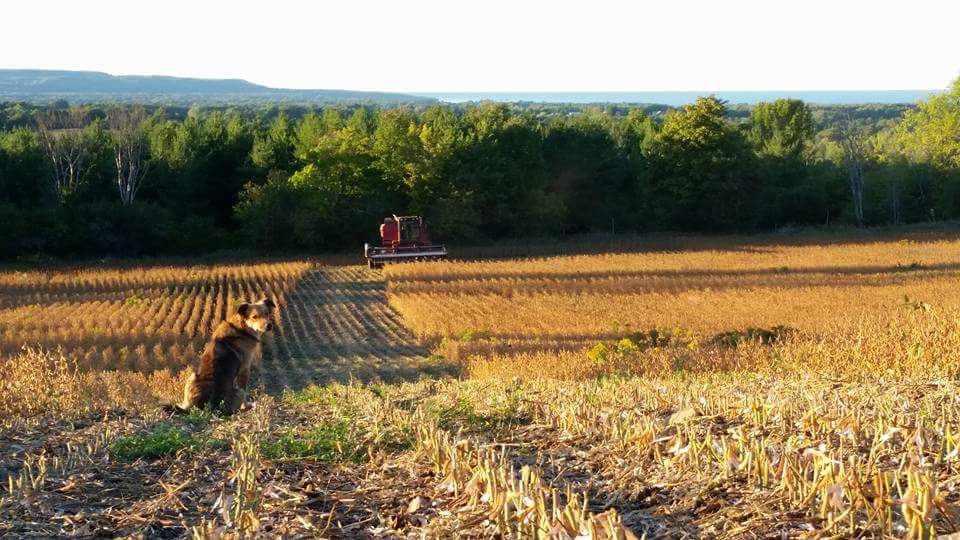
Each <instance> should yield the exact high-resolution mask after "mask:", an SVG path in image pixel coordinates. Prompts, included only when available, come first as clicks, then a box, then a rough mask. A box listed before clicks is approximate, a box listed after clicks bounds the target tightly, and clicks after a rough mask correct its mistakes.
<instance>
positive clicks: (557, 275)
mask: <svg viewBox="0 0 960 540" xmlns="http://www.w3.org/2000/svg"><path fill="white" fill-rule="evenodd" d="M531 251H534V252H537V250H536V249H531ZM544 251H545V250H544ZM587 251H589V250H587ZM596 251H602V252H599V253H585V254H581V255H550V256H546V255H543V256H538V257H533V258H522V259H502V260H480V261H475V262H449V263H436V264H432V263H431V264H420V265H399V266H392V267H388V268H387V269H386V270H384V271H383V272H382V273H379V272H374V271H369V270H367V269H365V268H362V267H357V266H328V265H325V264H323V263H322V262H320V261H316V260H295V261H258V262H248V263H223V264H207V265H187V264H183V265H175V264H172V263H171V264H169V265H164V266H146V267H132V266H130V267H119V266H110V267H84V268H63V269H50V270H44V271H35V270H33V271H26V270H25V271H16V270H8V271H2V272H0V320H2V321H3V326H2V329H0V355H2V358H0V418H2V420H0V452H2V455H3V462H2V465H0V477H2V478H0V480H3V481H4V485H5V487H4V488H3V489H2V491H0V535H7V536H11V537H19V536H24V535H28V534H33V535H40V536H57V535H68V534H69V535H78V536H97V535H114V534H120V535H134V536H137V535H139V536H148V537H185V536H187V537H189V536H192V537H196V538H218V537H241V536H267V537H275V536H283V537H297V536H302V537H317V536H321V537H328V536H329V537H350V538H352V537H392V538H397V537H399V538H408V537H409V538H420V537H428V538H450V537H470V538H486V537H518V538H520V537H522V538H526V537H535V536H538V537H550V538H574V537H578V536H579V537H594V538H631V537H634V536H635V537H638V538H639V537H642V536H646V537H648V538H756V537H763V538H782V537H807V538H826V537H890V538H903V537H909V538H935V537H937V536H938V535H951V534H953V533H957V532H958V529H960V507H958V504H960V416H958V412H960V411H958V408H960V401H958V398H957V396H958V390H960V385H958V383H957V377H958V375H960V263H958V262H957V261H960V240H957V239H956V238H955V235H953V234H950V233H948V232H943V231H940V232H938V231H928V232H916V231H914V232H902V231H901V232H895V233H888V234H886V235H883V236H879V235H874V236H867V235H859V236H852V235H851V236H849V237H836V236H834V237H830V238H820V237H812V236H811V237H806V236H784V237H782V238H777V237H768V238H710V239H705V238H677V239H672V240H666V241H657V242H653V243H646V242H638V243H637V244H635V245H630V246H623V249H617V250H613V251H611V250H609V248H605V249H603V250H596ZM541 253H542V251H541ZM265 295H266V296H271V297H273V298H276V299H277V301H278V303H279V304H280V313H281V315H280V318H279V320H278V329H277V331H276V332H275V336H274V338H273V339H272V340H271V341H270V342H269V343H268V344H267V345H266V347H265V354H264V360H263V366H262V368H261V369H260V370H259V371H258V372H256V373H255V375H254V381H253V384H254V385H255V386H256V387H257V388H258V394H257V400H256V404H255V406H254V407H253V409H252V410H250V411H247V412H245V413H243V414H240V415H238V416H236V417H233V418H220V417H217V416H216V415H211V414H209V413H206V412H197V413H193V414H190V415H186V416H173V417H171V416H170V415H169V414H166V413H163V412H162V411H161V410H160V409H159V408H158V407H157V404H158V403H159V402H161V401H163V400H171V399H174V398H175V397H176V395H177V394H178V392H179V388H178V386H179V384H181V382H182V380H183V371H182V370H183V367H184V366H186V365H188V364H189V363H190V362H192V361H193V359H194V358H195V355H196V353H197V351H198V348H199V347H200V346H201V345H202V342H203V339H204V337H205V335H206V334H207V333H208V332H209V330H210V328H211V326H212V325H213V324H215V323H216V322H217V321H218V320H219V319H220V318H221V317H222V316H223V315H224V314H225V313H226V312H227V311H228V310H229V309H231V306H233V305H235V304H236V303H237V302H238V301H241V300H245V299H248V298H250V299H253V298H258V297H260V296H265ZM24 346H26V347H28V348H26V349H23V348H22V347H24Z"/></svg>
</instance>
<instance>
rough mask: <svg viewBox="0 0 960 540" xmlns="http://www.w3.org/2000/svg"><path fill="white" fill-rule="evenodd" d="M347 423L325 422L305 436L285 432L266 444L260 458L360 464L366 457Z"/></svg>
mask: <svg viewBox="0 0 960 540" xmlns="http://www.w3.org/2000/svg"><path fill="white" fill-rule="evenodd" d="M352 427H353V425H352V424H351V423H350V422H347V421H346V420H340V421H338V422H324V423H322V424H319V425H317V426H315V427H314V428H313V429H312V430H310V431H308V432H306V433H295V432H293V431H288V432H286V433H284V434H282V435H281V436H280V437H278V438H277V439H274V440H270V441H265V442H264V443H263V445H262V447H261V450H262V452H263V456H264V457H266V458H267V459H271V460H275V461H286V460H300V459H311V460H316V461H325V462H331V463H341V462H346V461H350V462H354V463H360V462H363V461H364V460H365V459H366V457H367V454H366V452H365V451H364V450H365V446H364V445H363V444H362V443H361V441H360V433H358V432H357V431H356V430H355V429H352Z"/></svg>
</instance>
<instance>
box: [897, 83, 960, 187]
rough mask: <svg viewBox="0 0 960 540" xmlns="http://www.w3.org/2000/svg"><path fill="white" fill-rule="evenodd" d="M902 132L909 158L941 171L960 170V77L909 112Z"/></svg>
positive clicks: (904, 120) (901, 125)
mask: <svg viewBox="0 0 960 540" xmlns="http://www.w3.org/2000/svg"><path fill="white" fill-rule="evenodd" d="M898 131H899V133H900V136H901V139H902V142H903V145H904V151H905V153H906V154H907V155H909V156H911V157H913V158H915V159H917V160H919V161H925V162H929V163H931V164H933V165H935V166H937V167H940V168H947V169H956V168H960V78H958V79H957V80H955V81H953V84H952V85H951V86H950V88H949V89H948V90H947V91H946V92H945V93H943V94H939V95H936V96H933V97H931V98H930V99H929V100H927V101H922V102H920V103H919V105H918V108H917V110H916V111H908V112H907V113H906V115H904V118H903V122H902V123H901V124H900V126H899V128H898Z"/></svg>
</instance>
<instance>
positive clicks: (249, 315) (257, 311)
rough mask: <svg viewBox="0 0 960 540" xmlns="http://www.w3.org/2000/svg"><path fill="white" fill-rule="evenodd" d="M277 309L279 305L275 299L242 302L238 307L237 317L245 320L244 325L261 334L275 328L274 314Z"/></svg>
mask: <svg viewBox="0 0 960 540" xmlns="http://www.w3.org/2000/svg"><path fill="white" fill-rule="evenodd" d="M276 310H277V305H276V304H274V303H273V300H270V299H269V298H264V299H263V300H260V301H259V302H257V303H254V304H240V305H239V306H238V307H237V318H238V319H240V321H242V322H243V325H244V326H246V327H247V328H248V329H250V330H252V331H254V332H256V333H257V335H258V336H260V335H263V334H264V333H266V332H269V331H271V330H273V316H274V313H275V312H276Z"/></svg>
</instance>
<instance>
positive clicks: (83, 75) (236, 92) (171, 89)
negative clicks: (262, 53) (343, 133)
mask: <svg viewBox="0 0 960 540" xmlns="http://www.w3.org/2000/svg"><path fill="white" fill-rule="evenodd" d="M0 99H22V100H27V101H33V100H38V101H46V100H51V99H67V100H77V101H96V100H110V101H130V100H138V101H139V100H150V101H165V100H169V101H174V102H176V101H224V102H228V101H229V102H233V101H283V102H328V103H345V102H368V103H391V104H396V103H432V102H435V101H436V99H435V98H432V97H425V96H414V95H408V94H394V93H389V92H362V91H356V90H294V89H283V88H270V87H267V86H262V85H259V84H254V83H251V82H248V81H245V80H242V79H193V78H186V77H164V76H153V75H110V74H109V73H101V72H98V71H61V70H45V69H0Z"/></svg>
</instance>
